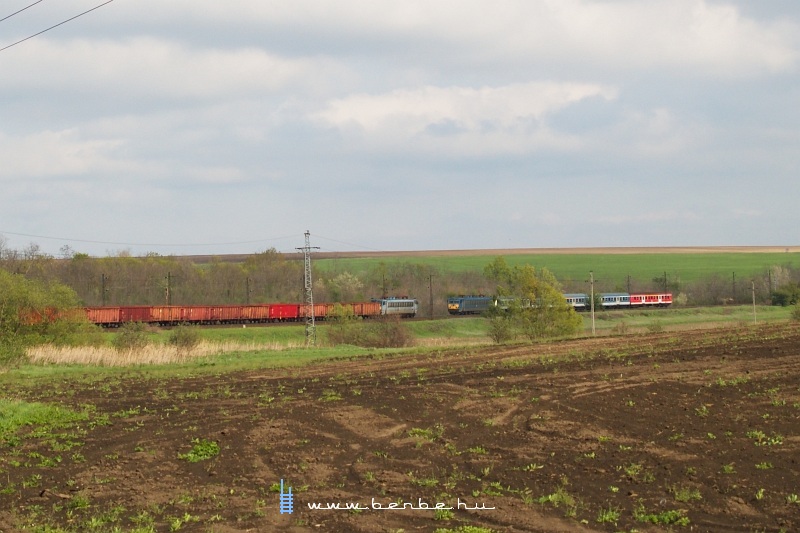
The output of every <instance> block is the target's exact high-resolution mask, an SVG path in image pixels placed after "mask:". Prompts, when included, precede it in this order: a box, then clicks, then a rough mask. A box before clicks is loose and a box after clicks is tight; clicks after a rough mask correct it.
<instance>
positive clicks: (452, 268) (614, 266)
mask: <svg viewBox="0 0 800 533" xmlns="http://www.w3.org/2000/svg"><path fill="white" fill-rule="evenodd" d="M504 257H505V259H506V262H507V263H508V264H509V265H511V266H514V265H524V264H530V265H533V266H535V267H537V268H540V267H546V268H547V269H549V270H550V271H551V272H552V273H553V274H555V276H556V277H557V278H558V279H559V280H560V281H561V282H562V283H565V284H568V283H570V282H580V283H582V282H583V281H584V280H586V279H588V276H589V272H590V271H593V272H594V276H595V279H596V280H598V281H599V282H601V283H603V284H605V285H608V286H609V287H619V288H620V289H624V288H625V287H626V284H627V278H628V276H630V277H631V279H633V280H639V281H650V280H652V279H653V278H656V277H658V278H662V277H663V276H664V273H665V272H666V274H667V279H668V281H670V282H671V283H672V282H680V283H691V282H694V281H697V280H699V279H702V278H705V277H708V276H711V275H714V274H716V275H718V276H721V277H723V278H725V279H731V278H732V276H733V274H734V273H735V274H736V278H737V279H739V280H745V279H752V278H758V279H762V278H768V276H769V269H770V268H772V267H775V266H792V267H794V268H798V267H800V253H650V254H612V253H609V254H520V255H506V256H504ZM494 259H495V256H491V255H473V256H452V257H451V256H435V255H424V256H412V255H409V256H408V257H391V258H372V257H370V258H352V259H351V258H347V259H318V260H316V261H315V262H314V265H315V267H317V268H319V269H320V270H322V271H324V272H326V273H328V274H331V273H333V274H335V273H339V272H350V273H353V274H358V273H360V272H366V271H368V270H370V269H374V268H376V267H377V266H378V265H379V264H380V263H384V264H386V265H394V264H403V263H413V264H421V265H427V266H430V267H432V268H433V269H434V270H435V271H438V272H466V271H475V272H481V271H482V270H483V268H484V267H485V266H486V265H487V264H488V263H490V262H491V261H493V260H494Z"/></svg>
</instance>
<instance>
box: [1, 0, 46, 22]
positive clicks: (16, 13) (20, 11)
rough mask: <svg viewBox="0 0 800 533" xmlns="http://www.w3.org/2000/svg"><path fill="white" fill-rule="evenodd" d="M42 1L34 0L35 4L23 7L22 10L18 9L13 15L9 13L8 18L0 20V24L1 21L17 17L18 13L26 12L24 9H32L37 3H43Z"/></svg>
mask: <svg viewBox="0 0 800 533" xmlns="http://www.w3.org/2000/svg"><path fill="white" fill-rule="evenodd" d="M43 1H44V0H36V2H34V3H32V4H31V5H29V6H25V7H23V8H22V9H20V10H19V11H15V12H14V13H11V14H10V15H9V16H7V17H3V18H1V19H0V22H3V21H4V20H6V19H10V18H11V17H13V16H14V15H19V14H20V13H22V12H23V11H25V10H26V9H28V8H29V7H33V6H35V5H36V4H39V3H41V2H43Z"/></svg>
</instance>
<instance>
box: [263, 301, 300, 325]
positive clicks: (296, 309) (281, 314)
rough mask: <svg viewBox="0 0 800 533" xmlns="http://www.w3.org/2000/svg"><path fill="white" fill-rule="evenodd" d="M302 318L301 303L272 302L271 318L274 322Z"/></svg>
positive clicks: (270, 307)
mask: <svg viewBox="0 0 800 533" xmlns="http://www.w3.org/2000/svg"><path fill="white" fill-rule="evenodd" d="M298 318H300V304H270V306H269V319H270V320H271V321H273V322H277V321H282V320H297V319H298Z"/></svg>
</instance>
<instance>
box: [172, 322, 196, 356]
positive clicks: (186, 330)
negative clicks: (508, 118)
mask: <svg viewBox="0 0 800 533" xmlns="http://www.w3.org/2000/svg"><path fill="white" fill-rule="evenodd" d="M201 340H202V337H201V335H200V331H198V329H197V328H196V327H193V326H186V325H181V326H178V327H176V328H175V329H173V330H172V332H171V333H170V334H169V339H167V342H168V343H169V345H170V346H174V347H175V348H176V349H177V351H178V353H181V352H183V353H186V354H188V353H189V352H191V351H192V350H194V349H195V348H197V345H198V344H200V341H201Z"/></svg>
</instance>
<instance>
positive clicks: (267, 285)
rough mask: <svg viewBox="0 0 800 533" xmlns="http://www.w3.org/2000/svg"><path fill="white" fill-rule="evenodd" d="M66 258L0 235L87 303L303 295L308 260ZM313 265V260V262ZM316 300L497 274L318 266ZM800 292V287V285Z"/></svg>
mask: <svg viewBox="0 0 800 533" xmlns="http://www.w3.org/2000/svg"><path fill="white" fill-rule="evenodd" d="M62 252H63V253H62V255H61V257H54V256H51V255H48V254H45V253H42V252H41V250H40V249H39V247H38V246H37V245H36V244H31V245H29V246H28V247H26V248H24V249H22V250H14V249H11V248H9V247H7V246H5V241H4V240H3V238H2V237H1V236H0V269H2V270H4V271H6V272H10V273H13V274H20V275H22V276H24V277H25V278H26V279H31V280H37V281H42V282H44V283H56V282H57V283H62V284H64V285H67V286H69V287H71V288H72V289H73V290H74V291H75V293H76V294H77V297H78V301H79V303H80V304H81V305H86V306H102V305H109V306H115V305H166V304H171V305H226V304H247V303H269V302H300V301H303V300H304V292H303V291H304V280H303V276H304V270H303V262H302V260H296V259H294V258H291V259H289V258H287V256H285V255H284V254H282V253H280V252H278V251H276V250H275V249H274V248H272V249H268V250H265V251H263V252H259V253H255V254H252V255H251V256H249V257H248V258H247V259H246V260H245V261H243V262H241V263H230V262H225V261H222V260H217V261H212V262H210V263H203V264H196V263H193V262H192V261H191V260H190V259H188V258H185V257H173V256H160V255H158V254H155V253H151V254H148V255H146V256H143V257H132V256H131V255H130V254H129V253H127V252H120V253H117V254H115V255H110V256H108V257H99V258H94V257H89V256H88V255H87V254H83V253H78V252H74V251H72V250H70V249H68V248H65V249H62ZM312 265H313V263H312ZM313 284H314V299H315V301H320V302H322V301H325V302H348V301H364V300H369V299H371V298H377V297H381V296H409V297H414V298H417V299H418V300H419V302H420V314H421V315H422V316H441V315H444V314H446V312H447V298H448V297H449V296H453V295H460V294H485V295H496V294H497V287H496V280H493V279H492V278H491V276H489V275H487V272H486V271H467V272H451V271H446V270H444V269H443V268H442V267H436V266H431V265H428V264H423V263H415V262H412V261H401V262H397V261H393V262H380V263H370V264H369V266H365V267H363V269H362V270H360V271H347V270H335V269H327V268H318V267H317V266H313ZM798 286H800V271H798V270H797V269H795V268H793V267H791V266H773V267H771V268H769V269H768V270H767V271H766V272H765V273H764V274H763V275H760V276H757V277H756V278H754V279H753V278H748V277H744V276H741V277H740V278H739V279H737V278H736V275H735V274H733V276H731V274H730V273H726V274H722V273H717V274H710V275H708V276H706V277H704V278H702V279H699V280H697V281H694V282H691V283H682V282H681V280H680V277H679V276H678V275H677V274H670V273H662V274H659V275H656V276H654V277H653V278H652V279H644V280H641V279H630V278H627V279H623V280H617V281H613V280H600V281H598V282H597V283H596V284H595V287H594V290H595V292H649V291H659V292H660V291H666V292H672V293H673V298H674V300H675V302H676V303H677V304H678V305H720V304H733V303H742V304H744V303H750V302H751V301H752V296H753V292H755V297H756V301H757V303H759V304H767V303H776V304H783V303H792V304H793V303H794V301H793V299H794V297H793V296H791V294H790V295H789V296H787V297H784V296H782V295H783V294H786V293H787V291H788V292H790V293H791V290H792V289H791V288H792V287H798ZM561 288H562V290H563V291H565V292H582V293H588V292H589V285H588V284H587V283H584V282H583V281H580V282H575V281H567V282H566V283H563V284H562V285H561ZM796 292H797V293H798V295H800V289H798V290H797V291H796Z"/></svg>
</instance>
